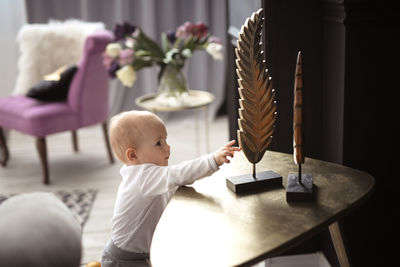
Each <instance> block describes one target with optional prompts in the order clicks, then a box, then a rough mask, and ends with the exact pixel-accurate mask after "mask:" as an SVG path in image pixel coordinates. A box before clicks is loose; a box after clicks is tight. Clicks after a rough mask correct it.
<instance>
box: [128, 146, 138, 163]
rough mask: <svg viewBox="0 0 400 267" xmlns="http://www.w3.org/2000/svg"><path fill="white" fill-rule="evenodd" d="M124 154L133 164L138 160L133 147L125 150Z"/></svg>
mask: <svg viewBox="0 0 400 267" xmlns="http://www.w3.org/2000/svg"><path fill="white" fill-rule="evenodd" d="M125 156H126V158H127V160H128V161H129V162H130V163H134V164H135V163H137V161H138V158H137V154H136V149H135V148H133V147H130V148H128V149H127V150H126V151H125Z"/></svg>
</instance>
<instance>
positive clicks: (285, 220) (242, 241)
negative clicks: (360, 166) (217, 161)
mask: <svg viewBox="0 0 400 267" xmlns="http://www.w3.org/2000/svg"><path fill="white" fill-rule="evenodd" d="M302 168H303V173H309V174H312V176H313V179H314V185H315V186H316V188H315V190H316V192H315V193H316V198H315V201H314V202H303V203H288V202H286V190H285V188H284V187H283V186H282V187H278V188H272V189H269V190H266V191H263V192H258V193H253V194H244V195H236V194H235V193H233V192H231V191H230V190H229V189H228V188H227V187H226V185H225V178H226V177H229V176H236V175H241V174H246V173H252V165H251V164H250V163H249V162H248V161H247V160H246V158H245V157H244V155H243V153H241V152H239V153H237V154H235V157H234V158H233V159H232V160H231V163H230V164H225V165H223V166H222V167H221V169H220V170H219V171H218V172H216V173H214V174H213V175H212V176H210V177H206V178H204V179H202V180H199V181H196V182H195V183H194V184H193V185H192V186H187V187H180V188H179V189H178V191H177V192H176V193H175V195H174V196H173V198H172V200H171V202H170V203H169V204H168V206H167V208H166V209H165V211H164V213H163V215H162V216H161V219H160V221H159V223H158V225H157V228H156V230H155V233H154V236H153V241H152V246H151V252H150V257H151V262H152V265H153V266H155V267H158V266H162V267H164V266H175V267H176V266H207V267H210V266H219V267H220V266H251V265H252V264H254V263H257V262H259V261H261V260H263V259H265V258H269V257H273V256H277V255H279V254H280V253H283V252H284V251H285V250H287V249H288V248H290V247H292V246H294V245H296V244H298V243H300V242H302V241H304V240H306V239H308V238H309V237H311V236H312V235H314V234H316V233H318V232H320V231H322V230H323V229H326V228H327V227H328V226H329V225H330V224H332V223H333V222H335V221H337V220H338V219H340V218H342V217H343V216H344V215H345V214H347V213H348V212H350V211H351V210H353V209H354V208H356V207H357V206H358V205H359V204H361V202H362V201H363V200H365V199H366V198H367V197H368V196H369V195H370V194H371V193H372V191H373V190H372V189H373V187H374V183H375V181H374V178H373V177H372V176H371V175H369V174H367V173H364V172H361V171H358V170H355V169H351V168H348V167H345V166H342V165H338V164H334V163H329V162H324V161H319V160H314V159H310V158H306V160H305V163H304V164H303V165H302ZM266 170H274V171H275V172H277V173H279V174H280V175H282V177H283V183H284V186H285V185H286V180H287V176H288V173H289V172H290V173H292V172H297V166H296V165H295V164H294V162H293V155H291V154H283V153H278V152H271V151H267V152H266V154H265V156H264V158H263V159H262V161H261V162H260V163H259V164H257V172H261V171H266Z"/></svg>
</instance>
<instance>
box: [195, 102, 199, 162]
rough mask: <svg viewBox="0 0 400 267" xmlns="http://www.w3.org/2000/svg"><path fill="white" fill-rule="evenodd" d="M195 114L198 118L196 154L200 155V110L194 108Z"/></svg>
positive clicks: (196, 118)
mask: <svg viewBox="0 0 400 267" xmlns="http://www.w3.org/2000/svg"><path fill="white" fill-rule="evenodd" d="M194 116H195V120H196V125H195V131H196V156H197V157H198V156H200V135H199V111H198V109H197V108H196V109H194Z"/></svg>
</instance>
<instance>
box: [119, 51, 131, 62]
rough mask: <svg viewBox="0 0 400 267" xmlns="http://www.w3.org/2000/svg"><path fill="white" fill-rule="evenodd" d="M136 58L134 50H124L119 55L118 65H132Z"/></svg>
mask: <svg viewBox="0 0 400 267" xmlns="http://www.w3.org/2000/svg"><path fill="white" fill-rule="evenodd" d="M133 58H134V53H133V50H132V49H123V50H121V52H120V53H119V59H118V63H119V64H120V65H128V64H131V63H132V61H133Z"/></svg>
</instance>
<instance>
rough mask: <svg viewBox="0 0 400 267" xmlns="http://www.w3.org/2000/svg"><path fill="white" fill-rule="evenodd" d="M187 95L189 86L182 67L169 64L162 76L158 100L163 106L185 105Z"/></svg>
mask: <svg viewBox="0 0 400 267" xmlns="http://www.w3.org/2000/svg"><path fill="white" fill-rule="evenodd" d="M187 96H188V88H187V83H186V77H185V75H184V74H183V72H182V68H180V67H177V66H173V65H167V66H166V67H165V69H164V71H163V72H162V74H161V77H160V81H159V85H158V94H157V97H156V101H157V102H159V104H160V105H163V106H169V107H176V106H183V105H184V100H185V98H186V97H187Z"/></svg>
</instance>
